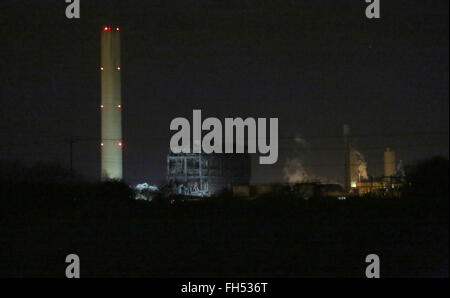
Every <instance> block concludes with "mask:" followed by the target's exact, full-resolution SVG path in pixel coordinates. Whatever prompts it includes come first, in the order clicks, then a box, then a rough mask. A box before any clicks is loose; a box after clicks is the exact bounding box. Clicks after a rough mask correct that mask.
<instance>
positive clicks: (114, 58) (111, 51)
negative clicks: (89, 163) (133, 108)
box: [100, 27, 123, 180]
mask: <svg viewBox="0 0 450 298" xmlns="http://www.w3.org/2000/svg"><path fill="white" fill-rule="evenodd" d="M120 68H121V64H120V29H119V28H118V27H114V28H113V27H104V28H103V30H102V33H101V65H100V72H101V105H100V110H101V118H102V120H101V121H102V128H101V131H102V132H101V134H102V135H101V143H100V146H101V152H102V153H101V156H102V157H101V179H102V180H109V179H116V180H121V179H122V178H123V174H122V145H123V143H122V95H121V92H122V90H121V76H120Z"/></svg>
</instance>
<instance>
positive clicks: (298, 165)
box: [283, 157, 311, 183]
mask: <svg viewBox="0 0 450 298" xmlns="http://www.w3.org/2000/svg"><path fill="white" fill-rule="evenodd" d="M283 173H284V178H285V180H286V182H287V183H302V182H307V181H310V179H311V177H310V174H308V172H307V171H306V169H305V167H304V166H303V163H302V161H301V159H300V158H298V157H294V158H288V159H286V162H285V164H284V168H283Z"/></svg>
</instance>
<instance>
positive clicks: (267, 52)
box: [0, 0, 449, 184]
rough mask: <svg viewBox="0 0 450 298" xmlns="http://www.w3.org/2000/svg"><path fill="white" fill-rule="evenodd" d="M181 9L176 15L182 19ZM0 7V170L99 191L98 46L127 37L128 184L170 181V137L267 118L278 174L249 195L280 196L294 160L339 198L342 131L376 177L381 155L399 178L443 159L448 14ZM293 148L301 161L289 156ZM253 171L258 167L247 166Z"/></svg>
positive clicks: (441, 7)
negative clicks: (179, 127)
mask: <svg viewBox="0 0 450 298" xmlns="http://www.w3.org/2000/svg"><path fill="white" fill-rule="evenodd" d="M186 3H187V4H186ZM66 5H67V4H66V3H65V2H64V1H58V2H55V1H39V3H27V2H20V3H17V2H16V1H3V3H2V5H1V6H2V11H4V12H6V13H5V16H4V17H3V18H2V21H1V28H0V32H1V34H2V39H3V47H2V49H1V52H0V53H1V55H2V57H3V58H4V59H3V67H2V68H1V71H0V76H1V78H2V84H1V87H0V94H1V95H0V97H1V101H2V109H1V117H0V126H1V127H2V129H1V135H0V137H1V139H2V141H1V150H0V160H7V161H12V160H20V161H23V162H25V163H34V162H37V161H58V162H60V163H61V164H63V165H65V166H68V165H69V145H68V143H67V140H68V139H69V138H70V137H71V136H75V137H79V139H76V142H75V144H74V153H75V154H74V167H75V170H76V171H77V172H79V173H80V174H81V175H84V176H87V177H89V178H92V179H97V178H98V179H99V178H100V150H99V141H100V112H99V104H100V74H99V61H100V32H101V30H102V28H103V26H104V25H108V24H114V25H115V24H117V25H119V26H120V28H121V32H122V64H123V66H122V75H123V76H122V98H123V103H124V108H123V136H124V177H125V181H126V182H129V183H132V184H135V183H138V182H150V183H155V182H160V181H162V180H164V177H165V175H166V155H167V153H168V150H169V139H170V136H171V134H172V133H171V132H170V131H169V124H170V121H171V120H172V119H173V118H175V117H186V118H188V119H190V118H191V117H192V110H193V109H197V108H200V109H202V113H203V114H204V118H205V117H207V116H212V117H217V118H219V119H223V118H224V117H233V118H234V117H278V118H279V125H280V129H279V135H280V145H279V151H280V158H279V160H278V162H277V164H275V165H273V166H259V165H257V163H256V162H254V163H253V165H254V167H253V173H252V174H253V177H252V178H253V182H254V183H260V182H268V181H280V180H282V178H283V171H282V170H283V167H284V165H285V162H286V160H287V159H289V158H297V157H299V158H301V161H302V163H303V164H304V166H305V167H306V168H307V170H308V171H309V172H310V173H312V174H313V175H314V176H317V177H326V178H328V179H330V180H331V181H338V182H341V180H342V176H343V162H344V161H343V159H342V156H343V148H342V125H343V124H350V125H351V128H352V133H353V134H354V135H355V136H356V140H355V142H356V145H357V148H358V149H359V150H360V151H361V152H362V153H363V154H364V155H365V157H366V161H367V163H368V172H369V175H371V176H379V175H381V174H382V158H383V150H384V148H385V147H391V148H393V149H394V150H396V151H397V158H398V159H399V160H403V162H404V163H405V164H410V163H414V162H416V161H418V160H420V159H424V158H427V157H430V156H433V155H443V156H445V157H447V158H448V156H449V154H448V151H449V150H448V126H449V121H448V110H449V107H448V98H449V94H448V81H449V78H448V33H449V32H448V1H426V2H425V1H396V2H395V3H391V2H387V1H384V2H383V4H382V5H383V8H382V17H381V19H380V20H368V19H366V18H365V16H364V8H365V6H366V4H365V2H364V1H356V0H355V1H346V2H345V3H341V2H340V3H339V4H336V2H335V1H321V2H320V3H316V2H314V3H311V2H310V1H290V2H288V4H284V5H282V6H280V5H275V2H272V1H268V2H264V3H260V1H245V2H235V1H232V2H231V3H228V2H227V5H225V4H222V3H220V2H216V1H204V2H201V4H200V2H198V1H188V2H185V3H184V4H178V5H174V6H173V5H170V4H165V3H163V2H159V1H146V2H145V3H144V2H142V1H95V3H93V1H89V2H88V1H82V3H81V6H82V9H81V18H80V19H79V20H68V19H66V17H65V15H64V10H65V7H66ZM296 137H301V138H303V139H304V140H305V141H306V142H307V143H308V145H307V146H299V145H298V144H295V138H296ZM255 159H256V158H255Z"/></svg>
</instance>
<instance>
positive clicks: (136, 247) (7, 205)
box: [0, 184, 449, 277]
mask: <svg viewBox="0 0 450 298" xmlns="http://www.w3.org/2000/svg"><path fill="white" fill-rule="evenodd" d="M6 188H7V189H5V188H3V191H2V200H1V222H0V235H1V237H0V276H2V277H35V276H37V277H64V276H65V275H64V274H65V268H66V266H67V264H66V263H65V257H66V255H68V254H70V253H75V254H77V255H79V257H80V260H81V276H82V277H109V276H114V277H155V276H158V277H175V276H176V277H188V276H189V277H190V276H202V277H203V276H214V277H218V276H220V277H222V276H233V277H238V276H242V277H260V276H270V277H274V276H280V277H281V276H284V277H285V276H289V277H364V276H365V275H364V272H365V267H366V263H365V256H366V255H368V254H371V253H375V254H378V255H379V256H380V258H381V275H382V277H388V276H392V277H397V276H401V277H405V276H412V277H429V276H448V268H449V264H448V255H449V251H448V249H449V247H448V237H449V233H448V228H449V224H448V198H447V199H443V200H435V199H433V198H428V197H413V196H412V197H405V198H402V199H399V198H397V199H386V198H385V199H369V198H359V199H354V200H347V201H334V200H324V201H313V200H310V201H303V200H298V199H293V198H271V199H265V200H259V201H247V202H245V201H237V200H233V199H231V198H230V199H216V200H212V201H208V202H197V203H181V204H175V205H169V204H165V203H148V202H143V201H134V200H132V199H126V198H124V194H126V193H127V190H126V189H125V188H124V186H121V185H115V186H114V185H113V186H111V185H109V186H105V185H103V186H95V187H93V186H90V187H87V186H83V185H76V184H74V185H72V186H70V187H68V186H67V185H60V186H57V185H47V186H45V185H42V184H41V185H39V186H31V185H22V186H21V187H20V188H19V187H18V186H11V185H9V184H8V185H7V186H6ZM20 189H23V191H21V190H20ZM30 194H32V195H30ZM75 194H76V195H75ZM125 197H126V195H125Z"/></svg>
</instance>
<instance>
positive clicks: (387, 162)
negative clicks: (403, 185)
mask: <svg viewBox="0 0 450 298" xmlns="http://www.w3.org/2000/svg"><path fill="white" fill-rule="evenodd" d="M395 173H396V166H395V151H393V150H391V149H390V148H386V150H384V176H385V177H393V176H395Z"/></svg>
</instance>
